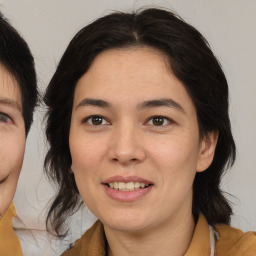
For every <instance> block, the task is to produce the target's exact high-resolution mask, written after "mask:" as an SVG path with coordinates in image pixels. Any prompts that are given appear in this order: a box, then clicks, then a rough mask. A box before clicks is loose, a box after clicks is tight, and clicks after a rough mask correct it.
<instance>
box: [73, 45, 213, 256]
mask: <svg viewBox="0 0 256 256" xmlns="http://www.w3.org/2000/svg"><path fill="white" fill-rule="evenodd" d="M88 98H90V99H100V100H104V101H105V102H107V103H108V105H109V106H108V107H105V106H94V105H92V104H88V102H87V103H86V104H84V102H85V99H88ZM159 99H169V100H170V99H171V100H172V101H174V102H175V103H176V105H175V104H171V105H168V106H167V105H165V104H163V106H155V105H154V104H153V105H152V104H151V106H148V105H147V106H145V102H146V101H152V100H159ZM143 106H144V107H143ZM92 115H98V116H101V117H103V118H102V119H100V120H101V121H100V122H98V123H96V125H95V122H94V123H93V122H92V121H95V119H92V118H90V116H92ZM159 116H160V117H164V118H162V119H161V118H160V122H159V120H158V121H157V119H156V118H157V117H159ZM216 141H217V136H216V134H209V135H208V137H207V138H201V139H200V136H199V130H198V122H197V115H196V109H195V107H194V104H193V102H192V100H191V98H190V97H189V95H188V93H187V91H186V90H185V88H184V86H183V84H182V83H181V82H180V81H179V80H178V79H177V78H176V77H175V76H174V75H173V74H172V73H171V71H170V69H169V67H168V65H167V61H166V58H165V56H164V55H163V54H161V53H160V52H158V51H156V50H153V49H150V48H146V47H143V48H128V49H127V48H126V49H113V50H108V51H105V52H103V53H101V54H99V55H98V56H97V57H96V59H95V60H94V62H93V64H92V65H91V67H90V69H89V70H88V71H87V73H85V74H84V75H83V76H82V77H81V79H80V80H79V81H78V83H77V86H76V89H75V94H74V104H73V110H72V118H71V126H70V137H69V145H70V152H71V156H72V170H73V172H74V175H75V179H76V183H77V187H78V190H79V192H80V194H81V196H82V198H83V200H84V202H85V203H86V205H87V206H88V207H89V209H90V210H91V211H92V212H93V213H94V214H95V215H96V216H97V217H98V218H99V219H100V220H101V221H102V223H103V225H104V229H105V234H106V238H107V240H108V244H109V255H115V256H117V255H122V256H126V255H140V256H142V255H147V256H148V255H155V253H156V252H157V254H158V255H162V256H165V255H177V256H178V255H184V254H185V252H186V250H187V248H188V247H189V244H190V242H191V238H192V235H193V230H194V226H195V223H194V218H193V216H192V184H193V180H194V177H195V174H196V172H201V171H203V170H205V169H206V168H207V167H208V166H209V165H210V163H211V162H212V159H213V155H214V150H215V146H216ZM116 175H120V176H123V177H127V176H139V177H141V178H144V179H147V180H150V181H151V182H152V183H153V186H152V188H151V190H150V192H148V193H147V194H146V195H144V196H142V197H140V198H139V199H137V200H134V201H130V202H120V201H118V200H114V199H113V198H111V197H109V196H108V195H107V193H106V190H105V189H104V186H103V185H102V182H103V181H104V180H106V179H108V178H110V177H112V176H116ZM177 234H178V235H177Z"/></svg>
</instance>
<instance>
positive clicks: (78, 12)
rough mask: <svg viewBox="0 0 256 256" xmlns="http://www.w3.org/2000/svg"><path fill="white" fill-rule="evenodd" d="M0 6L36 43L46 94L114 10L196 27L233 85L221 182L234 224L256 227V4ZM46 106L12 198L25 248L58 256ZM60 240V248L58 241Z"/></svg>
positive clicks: (76, 230) (76, 1) (36, 1)
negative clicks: (47, 220) (64, 61)
mask: <svg viewBox="0 0 256 256" xmlns="http://www.w3.org/2000/svg"><path fill="white" fill-rule="evenodd" d="M0 4H1V6H0V8H1V11H2V12H3V13H4V14H5V15H6V16H7V18H9V20H10V22H11V23H12V24H13V25H14V27H15V28H17V29H18V31H19V32H20V33H21V34H22V35H23V36H24V38H25V39H26V41H27V42H28V44H29V45H30V48H31V50H32V52H33V54H34V57H35V61H36V69H37V74H38V81H39V86H40V89H41V90H42V91H44V89H45V88H46V86H47V83H48V82H49V80H50V78H51V76H52V74H53V72H54V70H55V68H56V65H57V63H58V61H59V58H60V56H61V55H62V53H63V51H64V49H65V48H66V46H67V44H68V42H69V41H70V40H71V38H72V37H73V36H74V34H75V33H76V32H77V31H78V30H79V29H80V28H82V27H83V26H85V25H86V24H88V23H89V22H90V21H92V20H94V19H96V18H97V17H99V16H102V15H104V14H107V13H109V12H110V11H111V10H124V11H126V10H133V9H136V8H138V7H140V6H144V5H153V6H163V7H167V8H169V9H172V10H174V11H176V12H177V13H178V14H179V15H180V16H181V17H182V18H183V19H185V21H187V22H188V23H191V24H192V25H194V26H195V27H196V28H197V29H198V30H199V31H200V32H201V33H202V34H203V35H204V36H205V37H206V38H207V39H208V41H209V43H210V45H211V47H212V49H213V51H214V53H215V54H216V56H217V57H218V59H219V61H220V62H221V64H222V66H223V69H224V72H225V74H226V76H227V79H228V82H229V86H230V99H231V102H230V103H231V105H230V116H231V122H232V127H233V134H234V137H235V141H236V144H237V149H238V152H237V153H238V154H237V161H236V163H235V165H234V167H233V168H232V169H231V170H229V171H228V174H227V175H226V176H225V178H224V179H223V182H222V188H223V190H224V191H226V192H228V193H230V194H232V195H233V196H234V197H231V196H229V197H228V198H229V199H230V200H232V202H233V203H234V213H235V216H234V217H233V218H232V225H233V226H235V227H239V228H241V229H243V230H244V231H247V230H256V203H255V201H256V200H255V197H256V186H255V182H256V169H255V163H254V161H255V158H256V114H255V112H256V103H255V102H256V101H255V99H256V86H255V81H256V69H255V67H256V29H255V24H256V18H255V13H256V1H254V0H215V1H211V0H190V1H189V0H169V1H167V0H166V1H146V0H145V1H132V0H93V1H92V0H87V1H86V0H84V1H82V0H73V1H68V0H54V1H53V0H51V1H50V0H44V1H43V0H41V1H40V0H30V1H29V0H22V1H20V0H6V1H5V0H0ZM44 111H45V110H44V109H43V108H40V109H38V110H37V113H36V117H35V122H34V124H33V127H32V130H31V132H30V134H29V137H28V140H27V142H28V143H27V148H26V154H25V161H24V165H23V169H22V173H21V176H20V181H19V184H18V188H17V192H16V195H15V199H14V202H15V205H16V207H17V212H18V216H19V219H18V220H16V222H15V223H14V224H15V225H16V227H17V228H19V229H20V230H18V231H17V233H18V235H19V237H20V239H21V241H22V246H23V248H24V247H25V244H26V243H29V244H30V245H29V247H27V249H24V254H25V255H54V252H53V250H50V249H49V248H48V244H49V241H48V240H47V239H46V238H45V237H46V233H45V225H44V216H45V215H44V214H45V212H46V209H47V202H48V201H49V199H50V198H51V197H52V193H53V189H52V187H51V186H50V185H49V183H48V182H47V180H46V179H45V177H44V175H43V174H42V170H43V168H42V166H43V159H44V154H45V152H46V148H47V144H46V142H45V139H44V136H43V123H42V117H43V114H44ZM86 212H87V210H86V209H83V210H82V214H81V213H78V214H76V215H75V217H74V218H73V219H72V222H71V225H72V230H71V231H72V232H71V233H70V236H69V237H68V238H67V241H65V242H66V244H68V243H69V241H70V240H71V241H72V240H75V239H76V238H77V237H80V236H81V234H82V233H83V232H84V229H86V228H87V227H88V226H90V225H91V222H92V221H93V220H94V219H93V217H92V216H91V215H90V214H89V219H88V217H85V214H84V213H86ZM38 216H39V217H38ZM81 224H82V228H81ZM27 229H33V230H36V232H34V231H33V232H34V233H33V239H34V240H33V243H34V245H35V247H34V249H33V248H32V247H33V246H32V245H31V244H33V243H31V241H32V240H31V239H32V236H30V235H28V231H27ZM38 234H39V235H38ZM40 234H41V236H40ZM42 234H43V235H42ZM37 236H38V237H39V238H38V239H39V240H40V239H41V242H40V246H39V247H40V248H41V252H39V251H38V250H37V246H38V245H37V246H36V240H37V239H36V237H37ZM29 239H30V240H29ZM58 243H61V245H58V246H57V245H56V244H58ZM51 246H52V248H55V253H56V255H58V253H59V252H60V251H61V250H64V249H65V246H66V245H63V241H61V242H60V241H57V240H56V241H55V240H54V242H53V240H52V242H51ZM45 248H48V251H47V249H45ZM25 250H26V252H25ZM32 250H34V252H33V253H32Z"/></svg>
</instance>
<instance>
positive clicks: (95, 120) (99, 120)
mask: <svg viewBox="0 0 256 256" xmlns="http://www.w3.org/2000/svg"><path fill="white" fill-rule="evenodd" d="M86 122H87V123H88V124H90V125H93V126H99V125H106V124H109V122H108V121H107V120H106V119H105V118H104V117H102V116H91V117H89V118H87V119H86Z"/></svg>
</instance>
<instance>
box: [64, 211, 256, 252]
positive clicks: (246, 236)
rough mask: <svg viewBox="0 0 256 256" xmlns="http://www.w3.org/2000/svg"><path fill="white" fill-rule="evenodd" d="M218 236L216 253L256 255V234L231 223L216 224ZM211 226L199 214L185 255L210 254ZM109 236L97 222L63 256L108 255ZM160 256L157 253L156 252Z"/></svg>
mask: <svg viewBox="0 0 256 256" xmlns="http://www.w3.org/2000/svg"><path fill="white" fill-rule="evenodd" d="M215 229H216V231H217V233H218V234H217V238H216V243H215V252H214V256H256V233H254V232H247V233H243V232H242V231H241V230H239V229H235V228H232V227H230V226H228V225H223V224H221V225H216V227H215ZM209 232H210V231H209V226H208V223H207V221H206V219H205V217H204V216H203V215H200V216H199V219H198V222H197V225H196V228H195V231H194V234H193V237H192V241H191V244H190V246H189V248H188V251H187V252H186V254H185V256H210V236H209ZM105 248H106V239H105V235H104V229H103V225H102V223H101V222H100V221H96V222H95V223H94V225H93V226H92V227H91V228H90V229H89V230H87V231H86V232H85V233H84V234H83V236H82V237H81V238H80V239H78V240H77V241H76V243H75V245H74V247H72V248H71V249H69V250H68V251H66V252H64V253H63V254H62V255H63V256H105V253H106V251H105ZM156 255H157V253H156Z"/></svg>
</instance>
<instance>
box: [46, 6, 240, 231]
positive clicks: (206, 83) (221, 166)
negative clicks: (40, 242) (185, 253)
mask: <svg viewBox="0 0 256 256" xmlns="http://www.w3.org/2000/svg"><path fill="white" fill-rule="evenodd" d="M131 46H147V47H151V48H154V49H158V50H159V51H161V52H163V53H164V54H165V55H166V56H167V57H168V59H169V65H170V67H171V70H172V72H173V73H174V74H175V76H176V77H177V78H178V79H179V80H180V81H181V82H182V83H183V85H184V87H185V88H186V90H187V91H188V93H189V95H190V97H191V99H192V100H193V102H194V104H195V107H196V111H197V118H198V124H199V131H200V135H201V136H207V133H208V132H210V131H218V132H219V138H218V143H217V147H216V152H215V156H214V159H213V162H212V164H211V165H210V167H209V168H208V169H207V170H206V171H204V172H202V173H197V174H196V177H195V180H194V185H193V214H194V215H195V216H196V215H198V213H199V212H202V213H203V214H204V215H205V217H206V218H207V221H208V222H209V223H210V224H212V225H213V224H216V223H227V224H228V223H229V222H230V216H231V214H232V209H231V207H230V205H229V203H228V202H227V200H226V199H225V197H224V195H223V194H222V192H221V190H220V180H221V176H222V174H223V172H224V171H225V169H226V167H228V166H230V165H232V164H233V162H234V160H235V152H236V151H235V143H234V140H233V137H232V133H231V127H230V120H229V114H228V85H227V81H226V78H225V75H224V73H223V71H222V69H221V66H220V64H219V63H218V61H217V59H216V58H215V56H214V55H213V53H212V51H211V49H210V47H209V45H208V43H207V41H206V40H205V38H204V37H203V36H202V35H201V34H200V33H199V32H198V31H197V30H196V29H195V28H194V27H192V26H191V25H189V24H187V23H186V22H184V21H183V20H182V19H181V18H180V17H178V16H177V15H175V14H174V13H172V12H170V11H166V10H161V9H155V8H150V9H144V10H141V11H138V12H133V13H120V12H116V13H112V14H110V15H107V16H104V17H102V18H100V19H97V20H96V21H94V22H93V23H91V24H90V25H88V26H86V27H84V28H83V29H82V30H81V31H79V32H78V33H77V34H76V35H75V37H74V38H73V39H72V41H71V42H70V44H69V46H68V47H67V49H66V51H65V53H64V55H63V56H62V58H61V60H60V62H59V65H58V68H57V70H56V72H55V74H54V76H53V77H52V80H51V81H50V84H49V86H48V88H47V91H46V94H45V97H44V101H45V104H46V105H47V106H48V108H49V110H48V114H47V127H46V136H47V139H48V141H49V144H50V148H49V151H48V153H47V156H46V159H45V170H46V172H47V174H48V175H49V176H50V177H51V178H52V179H53V180H54V181H55V182H56V183H57V184H58V192H57V195H56V198H55V200H54V202H53V204H52V206H51V208H50V211H49V213H48V218H47V222H49V221H50V223H51V224H52V226H53V228H54V230H55V231H56V232H57V234H58V235H60V234H61V231H62V230H61V227H62V224H63V223H64V221H65V219H66V217H67V216H68V215H69V214H71V213H72V212H73V211H75V210H76V209H77V206H78V205H79V202H80V197H79V193H78V189H77V186H76V183H75V180H74V176H73V174H72V172H71V171H70V168H71V155H70V150H69V129H70V118H71V112H72V105H73V96H74V90H75V87H76V84H77V81H78V80H79V78H81V76H83V75H84V74H85V73H86V72H87V70H88V69H89V68H90V65H91V63H92V61H93V60H94V58H95V57H96V56H97V55H98V54H99V53H101V52H103V51H105V50H107V49H112V48H123V47H131Z"/></svg>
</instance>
